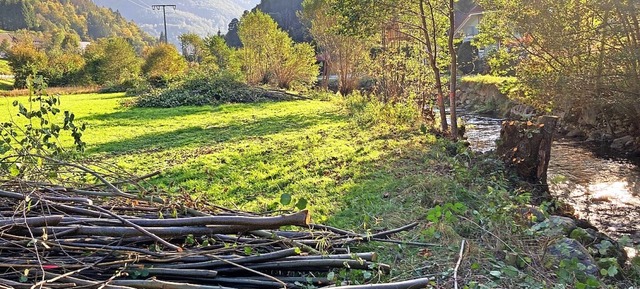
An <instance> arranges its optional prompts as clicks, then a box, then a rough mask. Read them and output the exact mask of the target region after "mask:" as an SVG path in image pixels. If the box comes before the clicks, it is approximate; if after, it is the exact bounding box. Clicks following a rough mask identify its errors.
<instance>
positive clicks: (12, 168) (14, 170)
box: [9, 165, 20, 177]
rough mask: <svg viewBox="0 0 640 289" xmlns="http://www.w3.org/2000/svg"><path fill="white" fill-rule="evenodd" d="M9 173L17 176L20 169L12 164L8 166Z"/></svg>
mask: <svg viewBox="0 0 640 289" xmlns="http://www.w3.org/2000/svg"><path fill="white" fill-rule="evenodd" d="M9 173H10V174H11V176H12V177H17V176H19V175H20V169H18V166H16V165H12V166H10V167H9Z"/></svg>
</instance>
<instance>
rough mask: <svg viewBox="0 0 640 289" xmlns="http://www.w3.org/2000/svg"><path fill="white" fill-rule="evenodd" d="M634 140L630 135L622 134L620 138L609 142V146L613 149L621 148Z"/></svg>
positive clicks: (631, 143)
mask: <svg viewBox="0 0 640 289" xmlns="http://www.w3.org/2000/svg"><path fill="white" fill-rule="evenodd" d="M634 142H635V139H634V138H633V137H632V136H630V135H627V136H623V137H621V138H617V139H614V140H613V142H611V148H612V149H615V150H623V149H624V148H626V147H629V146H632V145H633V144H634Z"/></svg>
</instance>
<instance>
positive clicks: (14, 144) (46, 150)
mask: <svg viewBox="0 0 640 289" xmlns="http://www.w3.org/2000/svg"><path fill="white" fill-rule="evenodd" d="M26 82H27V87H28V88H29V98H28V103H26V104H23V103H21V102H19V101H18V100H15V101H13V106H14V107H16V108H17V110H18V113H17V114H16V115H17V119H14V120H11V121H8V122H4V123H0V156H4V157H3V158H2V160H0V170H1V171H7V172H9V173H10V175H12V176H14V177H15V176H18V175H21V174H24V173H26V172H27V171H29V170H32V169H34V168H37V167H42V166H43V165H44V161H43V158H42V157H48V158H56V159H60V158H64V157H66V156H67V155H68V153H70V152H69V151H67V150H66V149H65V148H64V146H63V145H62V144H61V142H60V137H61V135H62V133H63V132H68V133H69V135H70V136H71V137H72V138H73V142H74V148H75V151H76V152H83V151H84V149H85V147H86V143H85V142H84V141H82V134H83V132H84V131H85V129H86V125H85V124H82V125H76V119H75V115H74V114H73V113H72V112H70V111H64V112H63V113H62V116H63V118H62V123H60V118H61V117H60V116H59V114H61V109H60V108H59V106H60V98H59V97H56V96H51V95H49V94H47V93H46V87H47V84H46V83H45V81H44V79H43V78H42V77H41V76H29V77H28V78H27V81H26Z"/></svg>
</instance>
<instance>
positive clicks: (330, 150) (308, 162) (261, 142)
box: [0, 94, 425, 227]
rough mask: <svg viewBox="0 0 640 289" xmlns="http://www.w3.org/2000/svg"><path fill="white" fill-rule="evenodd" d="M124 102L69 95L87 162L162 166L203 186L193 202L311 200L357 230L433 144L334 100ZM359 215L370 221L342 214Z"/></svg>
mask: <svg viewBox="0 0 640 289" xmlns="http://www.w3.org/2000/svg"><path fill="white" fill-rule="evenodd" d="M124 99H126V98H125V97H124V96H123V94H91V95H75V96H63V97H62V99H61V101H62V109H63V110H71V111H73V112H74V113H75V114H76V115H77V121H79V122H85V123H87V124H88V130H87V131H86V132H85V135H84V139H83V140H84V141H85V142H87V143H88V147H87V151H86V153H87V157H89V158H101V159H110V160H112V161H115V162H117V163H118V164H119V165H121V166H123V167H125V168H127V169H129V170H132V171H134V172H136V173H139V174H144V173H148V172H152V171H155V170H161V171H162V172H163V174H162V176H161V177H160V178H159V179H156V180H155V181H154V184H156V185H158V186H160V187H161V188H163V189H166V190H168V191H171V192H175V193H179V192H181V191H192V190H193V191H194V192H195V193H194V194H192V197H193V198H203V199H207V200H208V201H210V202H215V203H216V204H219V205H221V206H227V207H233V208H240V209H244V210H258V211H269V210H274V209H282V208H281V207H278V206H277V201H278V200H279V197H280V195H281V194H283V193H288V194H291V195H292V196H293V198H294V199H301V198H304V199H306V200H308V201H309V207H310V209H311V210H312V211H313V212H314V216H315V221H317V222H326V221H329V220H331V221H332V222H334V223H338V224H345V223H349V224H348V225H350V226H352V227H363V226H365V224H364V223H365V220H371V222H374V220H379V219H380V214H381V210H380V208H381V207H384V205H385V202H384V201H383V200H382V198H381V196H382V195H383V194H385V193H387V192H389V191H395V190H398V188H400V187H408V186H410V183H407V182H406V180H403V179H401V178H398V176H397V175H396V174H397V173H398V172H397V171H392V170H391V168H392V167H396V166H398V165H399V164H400V165H402V164H401V162H400V159H401V157H402V156H404V155H405V154H406V153H407V152H412V151H413V150H418V148H419V147H423V145H421V142H424V141H425V139H424V137H419V136H418V135H413V134H411V133H409V132H408V131H394V130H393V129H391V128H386V129H380V130H376V129H373V130H372V129H359V128H357V127H356V126H355V125H354V124H353V123H352V122H350V121H349V120H348V118H347V116H346V115H345V112H344V111H343V109H342V108H341V107H340V106H339V105H337V104H336V103H334V102H323V101H295V102H267V103H257V104H228V105H222V106H216V107H211V106H204V107H180V108H171V109H155V108H122V107H121V106H120V105H119V102H120V101H121V100H124ZM12 100H13V99H12V98H6V99H4V101H2V100H0V112H1V114H0V115H2V117H0V120H2V121H4V120H6V118H7V116H9V115H12V113H11V111H12V110H13V109H14V108H13V107H11V106H10V105H9V103H10V102H11V101H12ZM22 100H24V98H22ZM396 135H400V136H402V137H400V138H398V137H396ZM65 143H67V144H70V140H69V139H66V140H65ZM406 170H407V171H408V170H409V169H406ZM408 176H410V174H409V175H408ZM356 204H357V207H358V209H357V211H353V209H354V208H353V207H354V206H355V205H356ZM347 208H349V209H347ZM374 208H377V209H376V211H374ZM345 209H346V210H345ZM355 214H359V215H361V216H362V218H361V219H352V218H340V216H341V215H355ZM367 215H369V216H367ZM365 216H367V217H365ZM396 221H397V222H395V223H396V224H400V223H404V222H407V221H408V220H396ZM369 225H370V224H369Z"/></svg>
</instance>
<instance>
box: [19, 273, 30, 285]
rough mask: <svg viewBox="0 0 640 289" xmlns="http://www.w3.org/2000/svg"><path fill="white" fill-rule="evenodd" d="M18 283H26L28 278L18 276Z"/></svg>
mask: <svg viewBox="0 0 640 289" xmlns="http://www.w3.org/2000/svg"><path fill="white" fill-rule="evenodd" d="M18 281H20V283H27V281H29V278H28V277H27V276H25V275H20V279H18Z"/></svg>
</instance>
